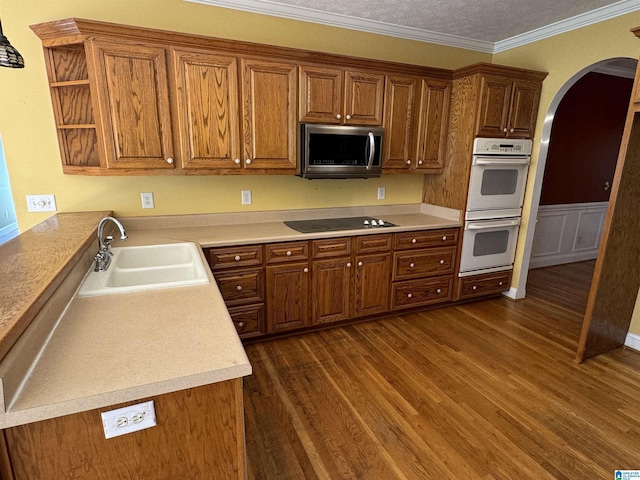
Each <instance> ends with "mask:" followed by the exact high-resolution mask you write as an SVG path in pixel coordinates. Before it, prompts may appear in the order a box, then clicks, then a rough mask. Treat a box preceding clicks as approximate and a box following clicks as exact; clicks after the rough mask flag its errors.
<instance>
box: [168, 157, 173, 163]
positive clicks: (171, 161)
mask: <svg viewBox="0 0 640 480" xmlns="http://www.w3.org/2000/svg"><path fill="white" fill-rule="evenodd" d="M167 163H168V164H169V165H171V164H172V163H173V158H171V157H169V158H167Z"/></svg>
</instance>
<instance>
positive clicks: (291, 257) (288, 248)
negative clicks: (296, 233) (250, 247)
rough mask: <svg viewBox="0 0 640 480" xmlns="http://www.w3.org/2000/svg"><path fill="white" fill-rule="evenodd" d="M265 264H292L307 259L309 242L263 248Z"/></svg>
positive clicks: (278, 244) (280, 244)
mask: <svg viewBox="0 0 640 480" xmlns="http://www.w3.org/2000/svg"><path fill="white" fill-rule="evenodd" d="M264 248H265V262H266V263H267V264H268V265H270V264H273V263H282V262H293V261H299V260H307V259H308V258H309V242H287V243H272V244H270V245H266V246H265V247H264Z"/></svg>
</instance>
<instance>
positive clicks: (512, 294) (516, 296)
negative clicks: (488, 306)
mask: <svg viewBox="0 0 640 480" xmlns="http://www.w3.org/2000/svg"><path fill="white" fill-rule="evenodd" d="M502 295H504V296H505V297H508V298H510V299H511V300H520V299H522V298H524V296H525V291H524V288H521V289H519V290H518V289H517V288H513V287H511V288H510V289H509V290H507V291H506V292H502Z"/></svg>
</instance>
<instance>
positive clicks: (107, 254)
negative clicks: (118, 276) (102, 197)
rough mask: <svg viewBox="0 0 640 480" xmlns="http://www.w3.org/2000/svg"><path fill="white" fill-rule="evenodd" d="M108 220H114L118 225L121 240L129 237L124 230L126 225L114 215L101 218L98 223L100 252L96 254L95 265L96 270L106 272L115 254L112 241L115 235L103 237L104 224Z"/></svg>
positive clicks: (94, 269)
mask: <svg viewBox="0 0 640 480" xmlns="http://www.w3.org/2000/svg"><path fill="white" fill-rule="evenodd" d="M108 221H112V222H113V223H115V224H116V226H117V227H118V229H119V230H120V239H121V240H126V239H127V234H126V233H125V231H124V227H123V226H122V223H120V222H119V221H118V220H116V219H115V218H113V217H104V218H103V219H102V220H100V223H99V224H98V253H97V254H96V257H95V263H94V266H93V271H94V272H104V271H105V270H107V269H108V268H109V265H111V257H112V256H113V253H112V252H111V242H112V241H113V236H111V235H107V236H106V237H105V238H104V239H103V238H102V235H103V233H102V232H103V230H104V225H105V224H106V223H107V222H108Z"/></svg>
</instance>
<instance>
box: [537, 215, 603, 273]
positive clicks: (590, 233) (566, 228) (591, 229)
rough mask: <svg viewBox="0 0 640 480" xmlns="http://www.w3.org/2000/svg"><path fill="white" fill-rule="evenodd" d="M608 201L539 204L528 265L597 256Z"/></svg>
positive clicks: (574, 260)
mask: <svg viewBox="0 0 640 480" xmlns="http://www.w3.org/2000/svg"><path fill="white" fill-rule="evenodd" d="M608 205H609V203H608V202H593V203H573V204H565V205H540V207H539V208H538V219H537V223H536V231H535V236H534V237H533V247H532V249H531V261H530V264H529V268H538V267H548V266H550V265H560V264H562V263H571V262H581V261H583V260H591V259H594V258H596V257H597V256H598V247H599V246H600V238H601V237H602V229H603V227H604V219H605V216H606V213H607V206H608Z"/></svg>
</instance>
